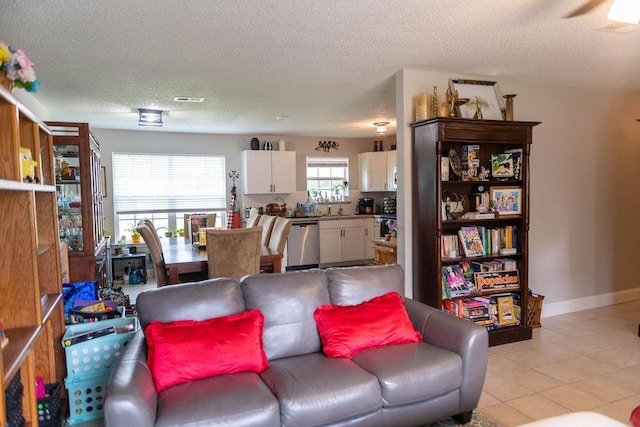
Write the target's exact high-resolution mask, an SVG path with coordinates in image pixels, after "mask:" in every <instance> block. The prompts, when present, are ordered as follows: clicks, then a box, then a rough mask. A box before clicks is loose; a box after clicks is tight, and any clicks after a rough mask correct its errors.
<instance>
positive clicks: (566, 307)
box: [541, 288, 640, 318]
mask: <svg viewBox="0 0 640 427" xmlns="http://www.w3.org/2000/svg"><path fill="white" fill-rule="evenodd" d="M638 299H640V288H634V289H625V290H624V291H618V292H610V293H606V294H598V295H593V296H590V297H584V298H576V299H572V300H566V301H559V302H552V303H546V302H543V303H542V315H541V317H542V318H545V317H549V316H557V315H559V314H566V313H573V312H574V311H580V310H588V309H590V308H597V307H603V306H606V305H612V304H620V303H623V302H629V301H634V300H638Z"/></svg>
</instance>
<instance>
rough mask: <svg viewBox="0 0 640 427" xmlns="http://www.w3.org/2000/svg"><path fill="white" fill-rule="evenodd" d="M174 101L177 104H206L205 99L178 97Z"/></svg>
mask: <svg viewBox="0 0 640 427" xmlns="http://www.w3.org/2000/svg"><path fill="white" fill-rule="evenodd" d="M173 100H174V101H175V102H204V98H195V97H193V96H176V97H175V98H173Z"/></svg>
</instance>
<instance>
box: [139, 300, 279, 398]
mask: <svg viewBox="0 0 640 427" xmlns="http://www.w3.org/2000/svg"><path fill="white" fill-rule="evenodd" d="M263 328H264V315H263V314H262V313H261V312H260V311H258V310H249V311H244V312H241V313H237V314H232V315H229V316H224V317H217V318H213V319H208V320H203V321H196V320H179V321H176V322H167V323H161V322H158V321H154V322H151V324H150V325H149V326H148V327H147V329H146V330H145V336H146V339H147V345H148V347H149V356H148V360H147V361H148V364H149V369H150V370H151V374H152V375H153V380H154V382H155V385H156V389H157V391H158V392H160V391H162V390H164V389H165V388H167V387H171V386H174V385H177V384H182V383H186V382H190V381H193V380H198V379H202V378H207V377H213V376H216V375H222V374H232V373H236V372H256V373H260V372H262V371H264V370H265V369H267V368H268V367H269V365H268V363H267V356H266V354H265V353H264V350H263V347H262V331H263Z"/></svg>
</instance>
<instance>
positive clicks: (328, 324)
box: [313, 292, 422, 359]
mask: <svg viewBox="0 0 640 427" xmlns="http://www.w3.org/2000/svg"><path fill="white" fill-rule="evenodd" d="M313 317H314V319H315V320H316V324H317V325H318V332H319V333H320V339H321V340H322V346H323V348H324V353H325V354H326V355H327V356H329V357H346V358H348V359H351V358H352V357H353V356H355V355H356V354H357V353H359V352H361V351H363V350H367V349H370V348H374V347H381V346H383V345H387V344H403V343H411V342H421V341H422V336H421V335H420V333H419V332H417V331H416V330H415V329H414V328H413V325H412V324H411V321H410V320H409V315H408V314H407V309H406V308H405V306H404V303H403V302H402V297H401V296H400V294H399V293H397V292H389V293H387V294H384V295H380V296H378V297H375V298H372V299H370V300H369V301H365V302H363V303H361V304H358V305H352V306H339V305H323V306H321V307H318V308H317V309H316V311H315V312H314V313H313Z"/></svg>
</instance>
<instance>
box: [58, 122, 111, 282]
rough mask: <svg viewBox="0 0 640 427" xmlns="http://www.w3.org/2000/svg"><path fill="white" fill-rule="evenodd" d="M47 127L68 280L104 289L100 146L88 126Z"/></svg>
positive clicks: (104, 243) (105, 241) (73, 124)
mask: <svg viewBox="0 0 640 427" xmlns="http://www.w3.org/2000/svg"><path fill="white" fill-rule="evenodd" d="M47 124H48V125H49V127H50V128H51V130H52V132H53V155H54V157H55V159H54V160H55V173H56V191H57V197H58V216H59V220H58V222H59V229H60V240H62V241H64V242H66V243H67V245H68V248H69V277H70V279H71V281H73V282H76V281H87V280H96V281H98V283H99V285H100V286H105V285H106V282H107V277H106V252H107V248H106V246H107V240H106V239H105V238H104V236H103V235H104V228H103V227H104V224H103V212H102V174H101V168H100V146H99V144H98V141H97V140H96V139H95V138H94V137H93V135H92V134H91V131H90V130H89V125H88V124H87V123H65V122H48V123H47Z"/></svg>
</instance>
